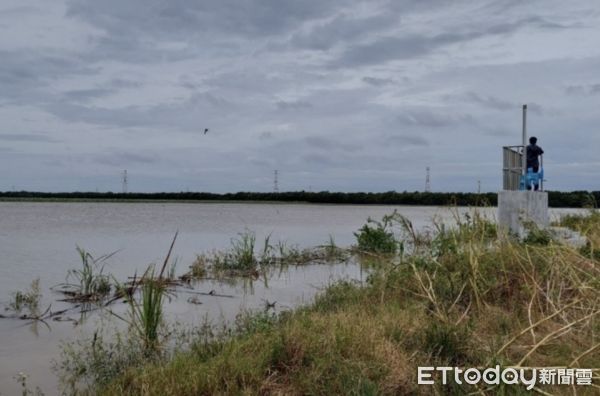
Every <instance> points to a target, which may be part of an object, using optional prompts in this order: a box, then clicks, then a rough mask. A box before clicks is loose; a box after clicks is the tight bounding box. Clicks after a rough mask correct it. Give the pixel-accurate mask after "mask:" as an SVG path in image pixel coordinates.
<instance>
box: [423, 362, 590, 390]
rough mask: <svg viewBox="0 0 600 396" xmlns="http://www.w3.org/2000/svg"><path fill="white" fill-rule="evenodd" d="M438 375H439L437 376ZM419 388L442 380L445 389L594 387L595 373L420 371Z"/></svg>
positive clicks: (494, 369)
mask: <svg viewBox="0 0 600 396" xmlns="http://www.w3.org/2000/svg"><path fill="white" fill-rule="evenodd" d="M436 373H437V374H436ZM417 374H418V375H417V383H418V384H419V385H434V384H435V383H436V379H437V377H441V378H440V379H441V383H442V384H443V385H446V384H448V382H449V381H450V380H452V381H454V382H455V383H456V384H458V385H462V384H469V385H475V384H478V383H480V382H484V383H486V384H488V385H500V384H507V385H524V386H525V387H526V388H527V390H531V389H533V388H534V387H535V386H536V385H537V384H540V385H591V384H592V369H566V368H539V369H538V368H512V367H509V368H504V369H501V368H500V366H499V365H496V366H494V367H489V368H486V369H483V370H481V369H479V368H474V367H473V368H467V369H464V368H460V367H447V366H442V367H419V368H418V372H417Z"/></svg>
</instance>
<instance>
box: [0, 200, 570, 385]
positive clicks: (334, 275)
mask: <svg viewBox="0 0 600 396" xmlns="http://www.w3.org/2000/svg"><path fill="white" fill-rule="evenodd" d="M394 209H397V210H398V211H399V212H400V213H402V214H403V215H405V216H406V217H408V218H409V219H410V220H411V221H412V222H413V224H414V225H415V227H416V228H418V229H423V228H425V227H427V226H429V225H431V220H432V218H433V217H434V216H436V217H440V218H441V219H443V220H444V221H446V222H451V219H452V216H453V215H452V213H451V212H450V210H449V209H447V208H442V207H419V206H410V207H408V206H367V205H347V206H346V205H312V204H245V203H239V204H238V203H88V202H85V203H84V202H81V203H71V202H52V203H50V202H36V203H34V202H0V309H1V310H4V305H5V304H6V302H7V301H9V299H10V297H11V295H12V293H13V292H15V291H17V290H25V289H27V288H28V287H29V285H30V283H31V281H32V280H33V279H36V278H39V279H40V287H41V291H42V295H43V299H42V304H41V305H42V306H43V307H46V306H48V305H50V304H52V310H58V309H60V308H62V307H64V306H65V304H64V303H58V302H57V301H56V300H57V299H58V298H60V296H59V295H57V294H55V293H52V292H51V291H50V290H49V288H50V287H51V286H53V285H56V284H59V283H61V282H64V281H65V276H66V274H67V272H68V270H69V269H73V268H79V266H80V265H81V263H80V259H79V257H78V254H77V252H76V250H75V248H76V246H80V247H82V248H84V249H86V250H88V251H89V252H91V253H92V254H93V255H94V256H100V255H102V254H107V253H111V252H114V251H118V253H117V254H115V255H114V256H113V257H111V259H110V260H109V261H108V262H107V263H106V268H105V271H106V272H109V273H111V274H113V275H114V276H115V277H116V278H117V279H120V280H125V279H126V278H127V277H128V276H131V275H133V274H134V273H136V272H137V273H138V274H139V273H141V272H143V270H144V269H145V268H147V266H148V264H150V263H160V262H162V260H163V259H164V256H165V254H166V252H167V250H168V247H169V244H170V241H171V239H172V238H173V235H174V233H175V232H176V231H177V230H178V231H179V237H178V239H177V242H176V245H175V248H174V252H173V255H174V257H176V258H177V262H178V264H177V273H178V274H182V273H184V272H185V270H186V269H187V267H188V266H189V265H190V264H191V263H192V262H193V260H194V258H195V256H196V254H198V253H202V252H208V251H212V250H216V249H225V248H227V247H228V246H229V244H230V241H231V238H234V237H236V235H237V234H238V233H240V232H244V231H246V230H249V231H253V232H255V233H256V236H257V245H260V244H261V243H262V241H263V240H264V238H265V237H266V236H268V235H271V241H272V242H276V241H286V242H287V243H289V244H291V245H298V246H299V247H312V246H317V245H320V244H324V243H326V242H328V240H329V236H330V235H331V236H333V238H334V239H335V241H336V244H338V245H339V246H349V245H351V244H352V243H354V235H353V232H354V231H356V230H357V229H358V228H360V226H361V225H362V224H364V222H365V221H366V219H367V218H368V217H372V218H375V219H378V218H381V216H383V215H385V214H388V213H391V212H392V211H393V210H394ZM458 210H459V212H460V213H462V214H464V213H465V212H467V211H469V209H467V208H459V209H458ZM576 211H577V210H572V209H555V210H551V215H552V216H553V217H555V218H556V217H558V216H560V215H562V214H565V213H571V212H576ZM483 212H484V213H485V214H486V215H487V216H489V217H490V218H494V216H495V209H494V208H486V209H483ZM340 279H351V280H357V281H359V282H362V281H364V280H365V279H366V274H365V272H364V271H363V270H362V269H361V267H360V265H358V264H357V263H354V262H350V263H346V264H335V265H309V266H304V267H291V268H289V269H287V270H286V271H283V272H277V271H275V272H273V273H271V275H270V276H269V278H268V282H267V283H266V284H265V282H262V281H256V282H253V284H252V285H251V287H250V286H249V285H248V284H244V283H243V282H240V283H238V284H236V285H228V284H224V283H219V282H215V281H203V282H198V283H197V284H195V285H194V289H193V290H192V291H194V292H201V293H207V292H210V291H211V290H215V292H216V293H217V294H227V295H232V296H233V298H224V297H213V296H203V295H198V300H199V301H200V302H202V304H190V303H189V302H188V298H189V297H190V296H192V295H193V294H190V293H185V292H183V293H179V294H178V295H176V296H174V297H173V298H172V299H171V300H170V301H169V302H167V304H166V306H165V312H166V314H167V320H168V321H169V322H170V323H175V322H178V323H181V324H182V325H185V326H194V325H198V324H200V323H203V322H204V321H206V320H208V321H210V322H212V323H214V324H218V323H222V322H228V321H232V320H233V319H234V318H235V316H236V315H237V314H238V313H239V312H240V311H241V310H260V309H263V308H264V306H265V301H270V302H273V301H277V304H276V308H277V309H278V310H282V309H291V308H293V307H295V306H298V305H301V304H306V303H310V302H311V301H312V299H313V298H314V296H315V294H316V293H317V292H318V291H319V290H321V289H322V288H324V287H325V286H327V285H328V284H330V283H332V282H335V281H337V280H340ZM116 309H119V308H116ZM122 309H123V310H124V308H122ZM3 313H4V312H3ZM71 316H72V317H73V318H74V319H77V318H76V316H73V315H71ZM48 324H49V326H46V325H44V324H41V323H37V324H33V325H31V324H27V323H26V322H23V321H19V320H12V319H0V394H1V395H10V394H16V393H18V392H19V390H20V385H19V384H18V383H17V381H16V380H15V379H14V377H15V376H16V375H17V374H18V373H19V372H23V373H25V374H26V375H28V381H27V382H28V385H29V387H30V388H32V389H33V388H35V387H36V386H39V387H40V389H41V390H42V391H43V392H44V393H45V394H47V395H52V394H56V393H58V380H57V378H56V376H55V375H54V374H53V372H52V370H51V366H52V361H53V360H58V359H59V352H60V344H61V342H67V343H68V342H73V340H76V339H81V338H82V337H87V336H89V335H90V334H91V333H93V331H94V330H96V329H97V328H100V327H102V328H110V327H122V326H123V324H122V323H119V321H118V319H116V318H115V317H113V316H111V315H103V314H92V315H89V316H88V318H87V319H86V320H85V321H83V323H80V324H79V325H77V326H74V325H73V322H71V321H66V322H56V321H51V322H49V323H48Z"/></svg>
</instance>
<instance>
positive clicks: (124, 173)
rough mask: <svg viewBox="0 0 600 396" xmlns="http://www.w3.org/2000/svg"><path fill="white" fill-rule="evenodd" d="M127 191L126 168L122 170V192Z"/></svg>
mask: <svg viewBox="0 0 600 396" xmlns="http://www.w3.org/2000/svg"><path fill="white" fill-rule="evenodd" d="M126 193H127V169H125V170H124V171H123V194H126Z"/></svg>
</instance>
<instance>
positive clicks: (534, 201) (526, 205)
mask: <svg viewBox="0 0 600 396" xmlns="http://www.w3.org/2000/svg"><path fill="white" fill-rule="evenodd" d="M527 223H533V224H535V225H536V226H537V227H538V228H546V227H548V225H549V223H550V219H549V217H548V193H546V192H542V191H527V190H525V191H510V190H503V191H500V192H499V193H498V224H499V225H500V226H501V227H505V228H508V229H509V230H510V231H511V232H512V233H514V234H517V235H519V236H520V237H524V236H525V235H526V234H527V227H526V224H527Z"/></svg>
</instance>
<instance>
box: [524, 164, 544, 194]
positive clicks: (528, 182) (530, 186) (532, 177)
mask: <svg viewBox="0 0 600 396" xmlns="http://www.w3.org/2000/svg"><path fill="white" fill-rule="evenodd" d="M542 180H544V168H540V171H539V172H537V173H535V172H534V171H533V168H527V173H526V174H525V175H522V176H521V182H520V184H519V190H535V189H536V187H537V188H539V186H540V181H542Z"/></svg>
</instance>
